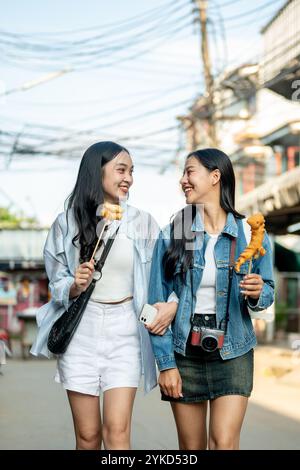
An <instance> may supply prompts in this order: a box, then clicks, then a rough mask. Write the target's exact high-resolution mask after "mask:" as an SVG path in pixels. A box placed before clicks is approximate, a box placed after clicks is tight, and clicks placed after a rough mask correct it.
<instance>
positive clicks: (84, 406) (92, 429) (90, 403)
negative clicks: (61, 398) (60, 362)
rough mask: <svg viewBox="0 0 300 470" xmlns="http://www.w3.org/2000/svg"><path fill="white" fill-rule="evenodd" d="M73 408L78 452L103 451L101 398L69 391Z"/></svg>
mask: <svg viewBox="0 0 300 470" xmlns="http://www.w3.org/2000/svg"><path fill="white" fill-rule="evenodd" d="M67 394H68V399H69V403H70V406H71V411H72V416H73V423H74V430H75V436H76V449H77V450H99V449H101V441H102V436H101V414H100V404H99V397H98V396H93V395H86V394H83V393H78V392H73V391H71V390H67Z"/></svg>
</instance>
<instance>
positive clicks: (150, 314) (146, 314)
mask: <svg viewBox="0 0 300 470" xmlns="http://www.w3.org/2000/svg"><path fill="white" fill-rule="evenodd" d="M156 314H157V308H155V307H153V306H152V305H150V304H145V305H144V307H143V309H142V311H141V314H140V317H139V320H140V321H141V322H142V323H144V324H145V325H150V323H152V322H153V320H154V318H155V317H156Z"/></svg>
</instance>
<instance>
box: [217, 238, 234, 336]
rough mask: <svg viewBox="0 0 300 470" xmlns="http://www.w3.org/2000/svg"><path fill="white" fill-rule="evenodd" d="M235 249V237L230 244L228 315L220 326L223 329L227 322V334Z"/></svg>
mask: <svg viewBox="0 0 300 470" xmlns="http://www.w3.org/2000/svg"><path fill="white" fill-rule="evenodd" d="M235 247H236V238H235V237H233V238H232V240H231V242H230V258H229V280H228V290H227V301H226V315H225V319H224V320H221V322H220V326H221V327H222V323H223V322H224V321H225V327H224V331H225V333H226V332H227V325H228V322H229V304H230V293H231V286H232V278H233V268H234V255H235Z"/></svg>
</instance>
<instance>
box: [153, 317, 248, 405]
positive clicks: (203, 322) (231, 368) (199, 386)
mask: <svg viewBox="0 0 300 470" xmlns="http://www.w3.org/2000/svg"><path fill="white" fill-rule="evenodd" d="M195 318H196V324H197V326H205V327H207V328H216V324H215V321H216V319H215V315H196V316H195ZM175 360H176V364H177V367H178V370H179V373H180V376H181V379H182V394H183V398H172V397H169V396H166V395H164V394H162V397H161V398H162V400H163V401H172V402H182V403H200V402H202V401H207V400H214V399H215V398H218V397H221V396H225V395H242V396H245V397H249V396H250V394H251V391H252V388H253V349H251V350H250V351H249V352H247V353H246V354H244V355H242V356H239V357H236V358H234V359H226V360H223V359H222V358H221V356H220V353H219V350H218V349H217V350H215V351H214V352H206V351H204V350H203V349H202V348H201V347H200V346H191V344H190V337H189V339H188V343H187V346H186V356H183V355H182V354H178V353H176V352H175Z"/></svg>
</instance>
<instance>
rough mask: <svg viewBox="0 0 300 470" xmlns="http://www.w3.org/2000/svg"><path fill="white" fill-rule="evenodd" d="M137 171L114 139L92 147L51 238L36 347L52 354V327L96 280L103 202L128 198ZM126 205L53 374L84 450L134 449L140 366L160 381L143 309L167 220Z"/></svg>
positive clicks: (147, 379)
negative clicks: (132, 427)
mask: <svg viewBox="0 0 300 470" xmlns="http://www.w3.org/2000/svg"><path fill="white" fill-rule="evenodd" d="M132 172H133V164H132V160H131V157H130V155H129V153H128V151H127V150H126V149H125V148H123V147H121V146H120V145H118V144H116V143H114V142H98V143H96V144H94V145H92V146H91V147H89V148H88V149H87V151H86V152H85V154H84V156H83V158H82V161H81V164H80V168H79V173H78V178H77V182H76V185H75V188H74V190H73V192H72V194H71V196H70V198H69V203H68V208H67V210H66V211H65V212H63V213H61V214H59V216H58V217H57V219H56V220H55V222H54V223H53V225H52V227H51V230H50V232H49V234H48V237H47V241H46V244H45V248H44V259H45V267H46V271H47V275H48V278H49V281H50V282H49V287H50V291H51V300H50V302H48V303H47V304H46V305H44V306H43V307H42V308H41V309H40V310H39V312H38V315H37V323H38V326H39V330H38V335H37V339H36V341H35V344H34V345H33V347H32V350H31V352H32V354H34V355H45V356H47V357H49V351H48V349H47V338H48V334H49V331H50V329H51V326H52V325H53V323H54V322H55V320H56V319H57V318H59V317H60V315H61V314H62V313H63V312H64V311H65V310H66V309H68V308H69V306H70V305H71V303H72V301H73V300H72V299H74V298H76V297H77V296H78V295H79V294H80V293H81V292H83V291H85V290H86V289H87V287H88V286H89V284H90V283H91V281H92V278H93V276H94V273H95V266H94V262H93V261H91V257H92V254H93V251H94V248H95V245H96V242H97V238H98V236H97V233H96V232H97V230H96V228H97V225H98V223H99V222H100V223H101V217H99V215H98V214H99V208H101V205H102V204H103V203H104V202H108V203H112V204H119V203H120V200H121V201H126V199H127V196H128V192H129V188H130V187H131V185H132V183H133V176H132ZM122 205H123V204H122ZM123 206H125V207H124V213H123V217H122V220H121V222H118V221H113V222H112V223H111V225H110V228H109V229H108V232H109V234H111V235H113V234H114V233H115V231H116V229H117V227H118V226H119V231H118V234H117V236H116V238H115V240H114V244H113V245H112V248H111V250H110V252H109V254H108V257H107V259H106V262H105V265H104V268H103V271H102V274H103V275H102V278H101V280H100V281H98V282H97V283H96V287H95V290H94V291H93V293H92V296H91V299H90V300H89V302H88V305H87V307H86V310H85V311H84V314H83V317H82V320H81V322H80V324H79V326H78V328H77V330H76V332H75V335H74V337H73V338H72V341H71V343H70V345H69V347H68V349H67V350H66V352H65V353H64V354H62V355H59V356H58V361H57V373H56V377H55V380H56V381H57V382H60V383H61V384H62V385H63V386H64V388H65V389H66V390H67V394H68V399H69V403H70V406H71V410H72V415H73V421H74V429H75V434H76V448H77V449H100V446H101V441H102V439H103V442H104V446H105V448H106V449H128V448H129V446H130V423H131V414H132V408H133V401H134V398H135V394H136V390H137V387H138V385H139V382H140V377H141V374H142V373H143V374H144V383H145V392H149V391H150V390H151V389H152V388H153V387H154V386H155V385H156V370H155V360H154V356H153V352H152V348H151V343H150V339H149V335H148V333H147V331H146V330H145V328H144V326H143V325H142V324H140V323H139V322H138V315H139V313H140V311H141V309H142V307H143V305H144V304H145V303H146V302H147V296H148V282H149V276H150V265H151V258H152V251H153V247H154V244H155V241H156V239H157V236H158V232H159V228H158V225H157V223H156V222H155V220H154V219H153V217H151V215H150V214H147V213H146V212H143V211H140V210H138V209H136V208H134V207H132V206H129V205H127V204H125V205H123ZM107 237H108V235H106V239H107ZM97 253H98V252H97ZM97 253H96V256H95V257H96V259H97V258H99V256H98V257H97ZM95 275H96V277H97V273H96V274H95ZM168 315H169V314H168V313H167V315H166V314H165V312H164V314H163V315H161V316H160V318H158V323H160V321H162V322H163V324H164V322H166V321H167V320H168ZM171 317H172V318H173V313H172V315H171ZM101 392H103V417H102V418H101V413H100V405H99V394H100V393H101Z"/></svg>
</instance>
